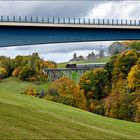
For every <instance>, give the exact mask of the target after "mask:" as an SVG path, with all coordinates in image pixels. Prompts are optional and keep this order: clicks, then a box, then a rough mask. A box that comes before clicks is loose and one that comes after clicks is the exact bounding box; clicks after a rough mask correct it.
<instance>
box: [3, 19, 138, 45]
mask: <svg viewBox="0 0 140 140" xmlns="http://www.w3.org/2000/svg"><path fill="white" fill-rule="evenodd" d="M115 40H140V20H118V19H116V20H114V19H80V18H79V19H75V18H73V19H70V18H54V17H53V18H47V17H46V18H45V17H26V16H25V17H21V16H19V17H15V16H6V17H5V16H0V47H8V46H20V45H33V44H48V43H68V42H89V41H115Z"/></svg>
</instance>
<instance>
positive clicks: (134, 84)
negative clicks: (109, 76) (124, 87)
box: [127, 64, 140, 90]
mask: <svg viewBox="0 0 140 140" xmlns="http://www.w3.org/2000/svg"><path fill="white" fill-rule="evenodd" d="M127 81H128V87H129V88H130V89H132V90H136V89H138V88H140V64H136V65H135V66H133V67H132V68H131V70H130V72H129V74H128V77H127Z"/></svg>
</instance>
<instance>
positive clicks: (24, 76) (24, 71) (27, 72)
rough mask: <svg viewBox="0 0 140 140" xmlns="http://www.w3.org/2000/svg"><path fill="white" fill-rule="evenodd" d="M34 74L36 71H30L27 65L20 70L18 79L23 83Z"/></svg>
mask: <svg viewBox="0 0 140 140" xmlns="http://www.w3.org/2000/svg"><path fill="white" fill-rule="evenodd" d="M35 74H36V71H35V70H34V69H32V68H31V67H30V66H29V65H26V66H24V67H23V68H22V69H21V72H20V74H19V78H20V79H21V80H23V81H28V80H29V78H30V77H33V76H34V75H35Z"/></svg>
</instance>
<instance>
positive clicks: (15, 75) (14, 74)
mask: <svg viewBox="0 0 140 140" xmlns="http://www.w3.org/2000/svg"><path fill="white" fill-rule="evenodd" d="M20 71H21V67H17V68H15V70H14V71H13V72H12V76H13V77H19V74H20Z"/></svg>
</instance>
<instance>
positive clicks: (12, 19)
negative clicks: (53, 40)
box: [0, 16, 140, 26]
mask: <svg viewBox="0 0 140 140" xmlns="http://www.w3.org/2000/svg"><path fill="white" fill-rule="evenodd" d="M0 22H16V23H19V22H20V23H50V24H84V25H119V26H120V25H121V26H123V25H125V26H140V20H120V19H86V18H78V19H77V18H55V17H33V16H30V17H27V16H0Z"/></svg>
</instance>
